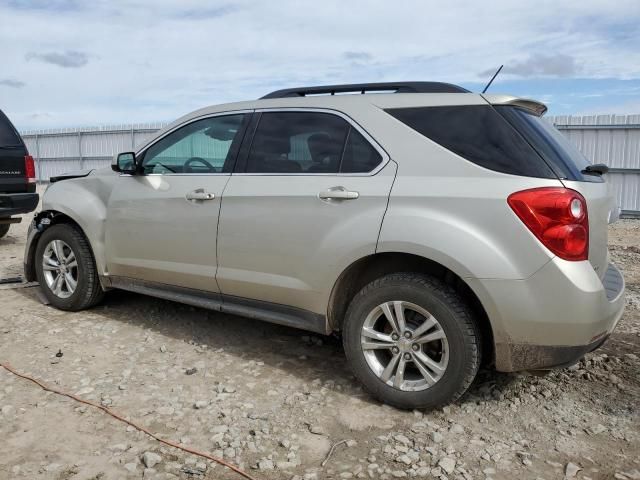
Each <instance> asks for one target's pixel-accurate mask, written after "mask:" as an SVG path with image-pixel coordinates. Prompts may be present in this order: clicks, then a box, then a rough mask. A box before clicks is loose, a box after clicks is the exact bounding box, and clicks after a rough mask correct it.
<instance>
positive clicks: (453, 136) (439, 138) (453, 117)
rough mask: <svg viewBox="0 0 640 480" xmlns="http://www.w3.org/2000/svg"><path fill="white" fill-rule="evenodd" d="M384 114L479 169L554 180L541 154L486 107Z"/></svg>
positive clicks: (431, 109)
mask: <svg viewBox="0 0 640 480" xmlns="http://www.w3.org/2000/svg"><path fill="white" fill-rule="evenodd" d="M387 113H389V114H391V115H392V116H394V117H395V118H397V119H398V120H400V121H401V122H402V123H404V124H406V125H408V126H409V127H411V128H412V129H414V130H416V131H417V132H419V133H421V134H422V135H424V136H425V137H428V138H430V139H431V140H433V141H434V142H436V143H438V144H440V145H442V146H443V147H445V148H446V149H448V150H451V151H452V152H454V153H457V154H458V155H460V156H461V157H463V158H465V159H467V160H469V161H470V162H473V163H475V164H477V165H480V166H482V167H485V168H488V169H490V170H495V171H497V172H503V173H509V174H512V175H522V176H527V177H540V178H557V177H556V175H555V174H554V172H553V171H552V170H551V168H549V166H548V165H547V164H546V162H545V161H544V160H543V159H542V158H541V157H540V155H538V154H537V152H536V151H535V150H534V149H533V148H532V147H531V146H530V145H529V144H528V143H527V142H526V141H525V140H524V139H523V138H522V136H521V135H520V134H519V133H518V132H517V131H516V130H515V129H514V128H513V127H512V126H511V125H510V124H509V123H508V122H507V121H506V120H505V119H504V118H503V117H502V116H501V115H500V114H499V113H497V112H496V111H495V110H494V108H493V107H491V106H489V105H486V106H485V105H467V106H446V107H420V108H398V109H390V110H387Z"/></svg>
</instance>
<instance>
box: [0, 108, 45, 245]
mask: <svg viewBox="0 0 640 480" xmlns="http://www.w3.org/2000/svg"><path fill="white" fill-rule="evenodd" d="M37 206H38V194H37V193H36V169H35V165H34V162H33V157H32V156H31V155H29V152H28V151H27V147H26V145H25V144H24V142H23V141H22V138H20V134H19V133H18V131H17V130H16V129H15V127H14V126H13V125H12V124H11V122H10V121H9V119H8V118H7V116H6V115H5V114H4V113H2V110H0V238H1V237H4V236H5V235H6V234H7V232H8V231H9V227H10V226H11V224H12V223H20V221H21V220H22V219H21V218H12V217H13V215H18V214H21V213H28V212H32V211H33V210H35V209H36V207H37Z"/></svg>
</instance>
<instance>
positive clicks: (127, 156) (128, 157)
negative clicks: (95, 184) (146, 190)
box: [111, 152, 136, 174]
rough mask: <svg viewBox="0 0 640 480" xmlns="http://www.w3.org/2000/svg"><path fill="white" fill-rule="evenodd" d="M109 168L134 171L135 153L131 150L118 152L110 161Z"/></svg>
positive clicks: (125, 171)
mask: <svg viewBox="0 0 640 480" xmlns="http://www.w3.org/2000/svg"><path fill="white" fill-rule="evenodd" d="M111 169H112V170H114V171H116V172H121V173H129V174H133V173H135V171H136V154H135V153H133V152H125V153H119V154H118V155H116V156H115V157H114V159H113V162H112V163H111Z"/></svg>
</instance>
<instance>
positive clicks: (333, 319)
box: [328, 252, 494, 361]
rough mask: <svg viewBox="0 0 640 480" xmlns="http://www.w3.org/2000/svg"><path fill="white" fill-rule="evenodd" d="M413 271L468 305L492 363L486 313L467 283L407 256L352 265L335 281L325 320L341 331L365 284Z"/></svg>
mask: <svg viewBox="0 0 640 480" xmlns="http://www.w3.org/2000/svg"><path fill="white" fill-rule="evenodd" d="M399 272H413V273H425V274H428V275H432V276H434V277H436V278H438V279H440V280H441V281H443V282H445V283H446V284H447V285H450V286H452V287H453V288H454V289H455V290H456V291H457V292H458V293H459V294H460V295H461V296H462V298H463V299H464V300H465V301H466V302H468V304H469V306H470V307H471V309H472V310H473V312H474V314H475V320H476V321H477V322H478V326H479V327H480V330H481V332H482V350H483V357H484V359H485V361H486V360H490V361H492V360H493V358H494V352H493V332H492V330H491V323H490V322H489V317H488V316H487V312H486V310H485V309H484V307H483V306H482V303H480V300H479V299H478V297H477V296H476V294H475V293H474V292H473V290H471V288H470V287H469V286H468V285H467V284H466V282H465V281H464V280H463V279H462V278H460V277H459V276H458V275H456V274H455V273H454V272H453V271H451V270H449V269H448V268H447V267H445V266H444V265H441V264H440V263H438V262H434V261H433V260H429V259H428V258H424V257H420V256H418V255H412V254H409V253H399V252H397V253H396V252H386V253H377V254H374V255H370V256H368V257H364V258H361V259H360V260H357V261H356V262H354V263H352V264H351V265H350V266H349V267H348V268H347V269H346V270H345V271H344V272H342V274H341V275H340V277H339V278H338V280H337V282H336V284H335V285H334V287H333V290H332V292H331V298H330V299H329V309H328V320H329V325H330V327H331V329H332V330H341V327H342V322H343V320H344V316H345V314H346V312H347V308H348V307H349V303H350V302H351V300H352V299H353V297H354V296H355V295H356V294H357V293H358V292H359V291H360V290H361V289H362V288H364V286H365V285H367V284H369V283H370V282H372V281H373V280H375V279H376V278H380V277H382V276H385V275H388V274H390V273H399Z"/></svg>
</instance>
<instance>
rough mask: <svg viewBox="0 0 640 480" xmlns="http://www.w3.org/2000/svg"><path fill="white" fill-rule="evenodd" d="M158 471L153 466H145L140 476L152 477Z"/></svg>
mask: <svg viewBox="0 0 640 480" xmlns="http://www.w3.org/2000/svg"><path fill="white" fill-rule="evenodd" d="M156 473H158V471H157V470H156V469H155V468H145V469H144V470H143V472H142V478H154V477H155V475H156Z"/></svg>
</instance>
